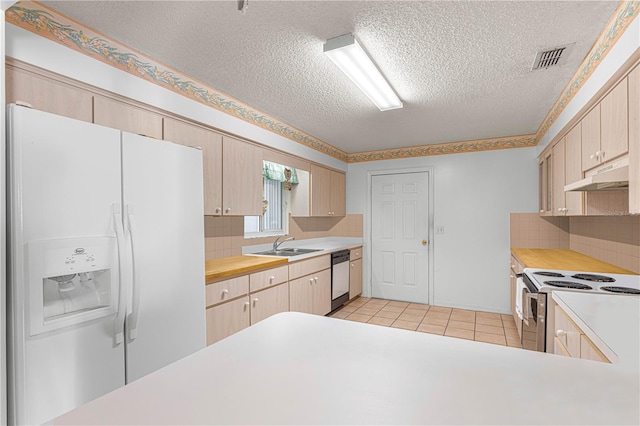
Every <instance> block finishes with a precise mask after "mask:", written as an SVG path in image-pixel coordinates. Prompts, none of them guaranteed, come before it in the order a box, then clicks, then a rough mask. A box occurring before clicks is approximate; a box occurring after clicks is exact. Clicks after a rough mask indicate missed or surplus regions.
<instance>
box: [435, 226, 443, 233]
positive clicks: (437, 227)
mask: <svg viewBox="0 0 640 426" xmlns="http://www.w3.org/2000/svg"><path fill="white" fill-rule="evenodd" d="M436 234H444V226H442V225H440V226H436Z"/></svg>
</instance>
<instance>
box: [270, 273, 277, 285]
mask: <svg viewBox="0 0 640 426" xmlns="http://www.w3.org/2000/svg"><path fill="white" fill-rule="evenodd" d="M275 279H276V277H274V276H273V275H271V276H270V277H269V282H271V283H272V282H273V281H275Z"/></svg>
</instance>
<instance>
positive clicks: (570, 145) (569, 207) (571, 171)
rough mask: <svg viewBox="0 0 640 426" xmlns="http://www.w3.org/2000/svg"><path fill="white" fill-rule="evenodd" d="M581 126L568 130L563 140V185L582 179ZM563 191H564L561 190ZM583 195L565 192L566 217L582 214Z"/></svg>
mask: <svg viewBox="0 0 640 426" xmlns="http://www.w3.org/2000/svg"><path fill="white" fill-rule="evenodd" d="M581 158H582V126H581V125H580V124H578V125H576V126H574V127H573V129H571V130H569V133H567V136H566V138H565V163H564V164H565V166H564V181H565V183H564V184H565V185H568V184H570V183H573V182H577V181H579V180H580V179H582V167H581V161H580V160H581ZM563 191H564V189H563ZM583 198H584V195H583V193H582V192H575V191H570V192H565V193H564V202H565V206H564V207H565V208H566V210H565V214H566V215H567V216H578V215H582V214H584V207H583V204H584V203H583Z"/></svg>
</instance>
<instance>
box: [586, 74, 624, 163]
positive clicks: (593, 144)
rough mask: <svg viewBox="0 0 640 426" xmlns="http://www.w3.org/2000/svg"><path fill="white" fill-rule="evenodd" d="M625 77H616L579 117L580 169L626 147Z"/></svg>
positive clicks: (617, 155)
mask: <svg viewBox="0 0 640 426" xmlns="http://www.w3.org/2000/svg"><path fill="white" fill-rule="evenodd" d="M627 92H628V90H627V79H626V78H625V79H624V80H622V81H620V83H618V84H617V85H616V86H615V87H614V88H613V90H612V91H611V92H609V93H608V94H607V96H605V97H604V98H603V99H602V101H600V103H599V104H598V105H596V106H595V107H594V108H593V109H592V110H591V111H590V112H589V114H587V115H586V116H585V118H584V119H583V120H582V170H583V171H586V170H589V169H592V168H594V167H597V166H599V165H600V164H602V163H605V162H607V161H609V160H612V159H614V158H616V157H619V156H621V155H623V154H626V153H627V152H628V150H629V133H628V116H627V110H628V100H627Z"/></svg>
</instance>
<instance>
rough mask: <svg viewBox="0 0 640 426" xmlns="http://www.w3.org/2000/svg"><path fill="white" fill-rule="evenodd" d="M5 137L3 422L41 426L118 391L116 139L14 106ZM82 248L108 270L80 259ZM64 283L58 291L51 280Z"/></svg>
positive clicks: (121, 372) (120, 358)
mask: <svg viewBox="0 0 640 426" xmlns="http://www.w3.org/2000/svg"><path fill="white" fill-rule="evenodd" d="M8 130H9V133H8V135H9V138H8V141H7V142H8V145H9V160H10V161H9V186H8V188H9V189H8V196H9V208H8V220H9V241H10V248H9V262H8V264H9V265H10V273H9V280H8V301H9V305H8V310H9V312H8V319H9V327H8V342H9V348H8V363H9V367H8V374H9V376H8V381H9V421H10V422H17V423H19V424H40V423H43V422H46V421H48V420H49V419H51V418H53V417H55V416H58V415H60V414H62V413H64V412H66V411H68V410H71V409H73V408H75V407H78V406H79V405H81V404H84V403H86V402H88V401H90V400H92V399H94V398H96V397H98V396H101V395H103V394H105V393H107V392H109V391H111V390H114V389H116V388H118V387H119V386H122V385H123V384H124V378H125V377H124V345H123V344H121V345H116V344H115V343H114V320H115V315H116V314H115V312H114V311H113V309H112V308H113V303H112V302H113V301H112V296H115V295H114V294H113V293H112V291H117V286H115V287H112V286H110V285H109V284H108V282H110V281H112V280H116V281H117V277H118V275H119V270H120V269H119V265H118V262H111V260H105V259H107V258H108V257H109V256H111V255H112V253H113V247H114V245H113V243H112V241H113V238H114V237H115V232H114V220H113V217H114V215H113V205H114V204H120V202H121V184H120V182H121V170H120V136H119V132H118V131H117V130H114V129H108V128H105V127H100V126H96V125H93V124H90V123H85V122H81V121H77V120H73V119H69V118H65V117H60V116H56V115H53V114H49V113H45V112H41V111H37V110H33V109H29V108H25V107H17V106H15V105H10V106H9V109H8ZM69 239H71V240H72V241H73V243H72V244H71V245H70V246H69V247H67V248H66V249H64V250H67V251H65V253H66V254H61V255H62V258H61V257H59V256H58V254H59V253H58V252H57V251H56V250H57V248H60V245H51V244H49V242H50V241H58V242H60V241H67V242H68V241H70V240H69ZM99 241H100V242H99ZM102 243H104V245H103V244H102ZM39 244H40V249H36V246H37V245H39ZM87 244H89V245H87ZM63 245H64V244H63ZM56 247H57V248H56ZM100 247H102V248H100ZM81 248H84V249H86V250H87V252H86V253H89V252H91V253H92V254H93V255H95V256H93V257H91V258H89V259H90V260H91V259H93V258H95V259H96V260H100V261H101V262H102V261H103V260H105V263H100V264H98V263H91V261H89V262H87V259H88V258H87V257H86V256H85V257H84V258H83V259H82V261H80V258H82V256H81V253H80V249H81ZM68 249H69V250H71V252H70V253H69V250H68ZM76 249H78V251H76ZM50 250H53V251H50ZM64 250H63V251H64ZM74 253H75V254H77V256H74ZM65 256H66V257H68V258H69V259H67V260H65ZM28 258H31V259H32V260H33V261H34V263H36V264H39V265H40V266H41V267H39V268H35V267H32V265H30V264H29V263H28V262H27V259H28ZM59 261H62V263H63V268H61V269H56V268H57V266H56V265H58V264H59V263H60V262H59ZM66 261H69V263H64V262H66ZM71 261H74V262H75V261H77V263H71ZM81 263H83V265H80V264H81ZM76 267H77V268H76ZM70 268H74V270H73V271H71V270H70ZM92 268H93V269H92ZM76 273H83V274H84V275H82V276H80V275H78V276H76ZM34 274H36V275H37V274H40V275H41V276H38V277H36V276H35V275H34ZM66 275H69V277H68V280H60V285H58V281H55V280H54V281H53V282H50V281H51V280H48V277H51V278H61V277H64V276H66ZM30 276H31V277H32V278H33V277H35V278H34V280H33V282H35V283H37V284H38V285H29V283H28V279H29V277H30ZM90 278H91V279H92V280H93V279H95V280H99V281H101V283H102V284H100V285H99V286H98V287H96V286H95V284H96V283H93V284H91V283H90ZM80 281H83V282H80ZM54 284H55V285H54ZM103 284H104V285H103ZM91 286H93V287H94V288H95V289H96V291H93V290H90V287H91ZM66 290H68V292H65V291H66ZM107 293H108V294H107ZM72 294H73V297H72V296H71V295H72ZM97 295H98V296H100V298H101V301H100V302H96V303H94V302H93V301H92V297H94V296H97ZM56 298H58V299H56ZM80 305H82V306H80ZM37 307H39V308H38V309H39V310H35V311H34V309H36V308H37ZM90 307H92V308H95V309H91V311H92V312H90V313H88V314H87V315H83V309H85V308H90ZM87 312H89V311H87ZM94 313H96V314H94Z"/></svg>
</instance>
